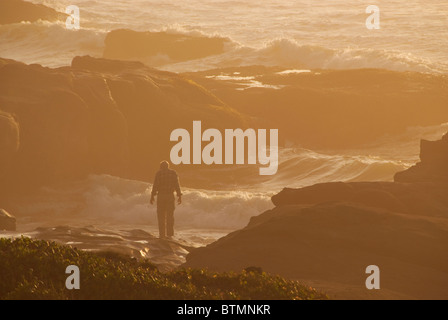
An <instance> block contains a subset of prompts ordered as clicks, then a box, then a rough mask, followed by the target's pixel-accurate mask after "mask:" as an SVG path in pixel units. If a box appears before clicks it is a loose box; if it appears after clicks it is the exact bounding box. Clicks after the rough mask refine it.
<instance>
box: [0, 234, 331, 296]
mask: <svg viewBox="0 0 448 320" xmlns="http://www.w3.org/2000/svg"><path fill="white" fill-rule="evenodd" d="M69 265H76V266H78V267H79V269H80V279H81V281H80V282H81V289H80V290H68V289H66V288H65V280H66V278H67V276H68V275H67V274H65V269H66V267H67V266H69ZM0 299H15V300H25V299H45V300H47V299H101V300H103V299H107V300H108V299H149V300H159V299H162V300H164V299H166V300H178V299H187V300H190V299H191V300H193V299H194V300H199V299H226V300H227V299H248V300H250V299H260V300H274V299H327V296H326V295H324V294H322V293H320V292H317V291H316V290H314V289H312V288H309V287H305V286H302V285H300V284H299V283H298V282H295V281H290V280H286V279H283V278H281V277H279V276H271V275H268V274H266V273H264V272H262V273H258V272H249V271H242V272H241V273H214V272H209V271H207V270H198V269H178V270H175V271H171V272H166V273H163V272H160V271H158V269H157V267H155V266H154V265H152V264H151V263H149V262H138V261H136V260H131V259H129V258H126V257H124V256H118V255H115V254H106V253H101V254H94V253H89V252H84V251H80V250H77V249H73V248H71V247H68V246H63V245H59V244H56V243H54V242H48V241H38V240H31V239H29V238H24V237H22V238H20V239H15V240H10V239H0Z"/></svg>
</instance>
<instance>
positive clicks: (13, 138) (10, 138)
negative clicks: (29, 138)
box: [0, 111, 19, 179]
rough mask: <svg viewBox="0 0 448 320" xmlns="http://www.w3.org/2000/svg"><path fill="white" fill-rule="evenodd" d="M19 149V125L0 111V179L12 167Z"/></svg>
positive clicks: (9, 115) (10, 116)
mask: <svg viewBox="0 0 448 320" xmlns="http://www.w3.org/2000/svg"><path fill="white" fill-rule="evenodd" d="M18 149H19V124H18V123H17V121H16V119H15V118H14V117H13V116H12V115H11V114H9V113H6V112H2V111H0V155H1V156H0V179H1V178H2V176H3V175H4V173H5V172H6V171H7V170H8V169H9V167H10V166H11V165H12V161H13V159H14V156H15V155H16V152H17V151H18Z"/></svg>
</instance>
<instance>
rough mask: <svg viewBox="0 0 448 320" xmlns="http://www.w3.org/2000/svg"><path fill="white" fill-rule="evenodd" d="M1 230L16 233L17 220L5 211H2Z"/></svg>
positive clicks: (0, 210) (0, 211) (0, 214)
mask: <svg viewBox="0 0 448 320" xmlns="http://www.w3.org/2000/svg"><path fill="white" fill-rule="evenodd" d="M1 230H6V231H16V218H14V217H13V216H12V215H10V214H9V213H8V212H6V210H4V209H0V231H1Z"/></svg>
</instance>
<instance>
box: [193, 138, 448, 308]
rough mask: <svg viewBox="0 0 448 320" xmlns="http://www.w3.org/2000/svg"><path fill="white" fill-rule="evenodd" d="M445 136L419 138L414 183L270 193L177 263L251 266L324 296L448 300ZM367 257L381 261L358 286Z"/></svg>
mask: <svg viewBox="0 0 448 320" xmlns="http://www.w3.org/2000/svg"><path fill="white" fill-rule="evenodd" d="M446 139H447V136H445V137H444V138H443V140H442V141H439V142H434V143H429V142H424V143H423V144H422V164H420V165H419V166H417V167H416V168H414V169H410V170H409V172H410V173H412V174H413V175H411V176H410V177H412V179H410V180H411V181H418V182H416V183H400V182H364V183H342V182H341V183H326V184H318V185H314V186H311V187H306V188H301V189H284V190H283V191H281V192H280V193H279V194H277V195H275V196H273V197H272V201H273V203H274V204H275V206H276V207H275V208H274V209H272V210H270V211H267V212H264V213H262V214H261V215H259V216H256V217H253V218H252V219H251V221H250V223H249V224H248V225H247V227H245V228H244V229H242V230H239V231H236V232H233V233H231V234H229V235H228V236H226V237H224V238H222V239H220V240H218V241H216V242H215V243H212V244H210V245H209V246H207V247H205V248H199V249H197V250H195V251H193V252H191V253H190V254H189V255H188V256H187V263H186V264H185V266H187V267H198V266H201V267H207V268H209V269H212V270H220V271H224V270H225V271H230V270H233V271H237V270H241V269H244V268H246V267H248V266H258V267H261V268H262V269H263V270H265V271H268V272H271V273H277V274H281V275H283V276H286V277H289V278H294V279H299V280H302V281H304V282H306V283H309V284H310V285H312V286H314V287H316V288H320V289H322V290H324V291H325V292H327V293H329V294H330V297H332V298H340V299H346V298H347V299H377V298H381V299H403V298H405V299H408V298H411V299H447V298H448V272H447V270H448V255H447V254H446V253H447V252H448V198H447V197H446V195H447V194H448V184H447V183H446V180H443V179H440V178H441V177H442V176H443V175H442V174H441V173H443V172H446V171H444V170H446V164H447V162H446ZM410 173H405V174H410ZM414 173H415V174H414ZM421 181H423V182H421ZM370 265H376V266H378V267H379V268H380V272H381V290H373V291H369V290H367V289H366V287H365V280H366V278H367V275H366V274H365V270H366V268H367V267H368V266H370Z"/></svg>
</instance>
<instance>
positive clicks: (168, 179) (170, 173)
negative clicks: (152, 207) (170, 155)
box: [151, 161, 182, 239]
mask: <svg viewBox="0 0 448 320" xmlns="http://www.w3.org/2000/svg"><path fill="white" fill-rule="evenodd" d="M174 191H176V193H177V198H178V199H177V204H181V203H182V193H181V192H180V185H179V178H178V176H177V173H176V171H174V170H171V169H170V165H169V163H168V162H167V161H162V162H161V163H160V170H159V171H157V173H156V177H155V179H154V184H153V186H152V191H151V204H154V197H155V196H157V219H158V221H159V237H160V238H161V239H162V238H165V237H166V236H168V238H172V237H173V236H174V194H173V192H174Z"/></svg>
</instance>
